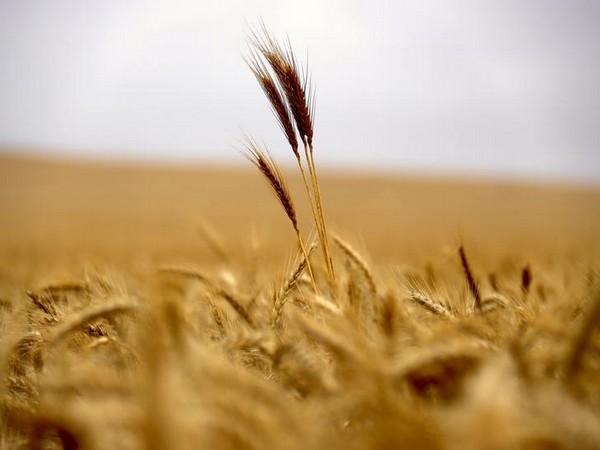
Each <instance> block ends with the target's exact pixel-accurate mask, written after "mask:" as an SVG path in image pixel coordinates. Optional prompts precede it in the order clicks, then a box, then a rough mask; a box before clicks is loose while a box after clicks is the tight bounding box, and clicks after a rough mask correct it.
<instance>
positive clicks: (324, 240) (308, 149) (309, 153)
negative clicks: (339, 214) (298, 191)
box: [304, 144, 335, 281]
mask: <svg viewBox="0 0 600 450" xmlns="http://www.w3.org/2000/svg"><path fill="white" fill-rule="evenodd" d="M304 152H305V154H306V159H307V161H308V167H309V170H310V174H311V177H312V182H313V191H314V196H315V204H316V206H317V208H316V209H317V212H318V214H319V217H318V220H317V221H318V222H319V223H320V229H321V236H320V239H321V245H322V247H323V257H324V258H325V263H326V266H327V271H328V273H329V277H330V278H331V281H335V271H334V268H333V260H332V258H331V252H330V250H329V235H328V233H327V222H326V221H325V213H324V212H323V201H322V199H321V188H320V186H319V177H318V176H317V167H316V165H315V160H314V157H313V146H312V144H309V145H305V146H304Z"/></svg>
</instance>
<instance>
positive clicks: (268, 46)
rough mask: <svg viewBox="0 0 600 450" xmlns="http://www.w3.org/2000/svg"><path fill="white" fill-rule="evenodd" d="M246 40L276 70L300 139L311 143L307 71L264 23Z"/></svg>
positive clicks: (311, 100) (311, 103) (311, 97)
mask: <svg viewBox="0 0 600 450" xmlns="http://www.w3.org/2000/svg"><path fill="white" fill-rule="evenodd" d="M249 40H250V44H251V45H252V46H254V47H255V48H256V49H257V50H258V52H259V53H260V54H261V55H262V56H263V58H264V59H265V60H266V61H267V63H268V64H269V66H270V67H271V69H272V70H273V72H274V73H275V76H276V78H277V81H279V85H280V86H281V90H282V91H283V93H284V94H285V98H286V99H287V102H288V105H289V108H290V110H291V112H292V115H293V116H294V121H295V122H296V127H297V128H298V133H300V138H301V139H302V142H303V143H304V144H305V145H308V146H312V140H313V118H314V95H313V94H314V92H313V90H312V88H311V85H310V77H309V75H308V70H305V71H304V73H303V74H301V71H300V68H299V66H298V64H297V62H296V57H295V56H294V52H293V51H292V48H291V45H289V44H288V45H287V46H286V47H285V48H283V47H282V46H281V45H280V44H279V42H277V40H276V39H275V38H273V37H272V36H271V35H270V34H269V32H268V31H267V29H266V27H265V26H264V25H263V27H262V29H261V31H260V33H257V32H254V33H251V35H250V38H249Z"/></svg>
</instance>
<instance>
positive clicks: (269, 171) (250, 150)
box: [244, 137, 317, 292]
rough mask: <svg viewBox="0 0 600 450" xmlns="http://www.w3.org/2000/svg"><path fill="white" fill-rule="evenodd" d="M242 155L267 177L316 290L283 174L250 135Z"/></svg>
mask: <svg viewBox="0 0 600 450" xmlns="http://www.w3.org/2000/svg"><path fill="white" fill-rule="evenodd" d="M244 155H245V156H246V158H247V159H248V160H249V161H250V162H251V163H252V164H253V165H254V166H255V167H256V168H257V169H258V170H259V171H260V172H261V173H262V174H263V175H264V177H265V178H266V179H267V181H268V183H269V186H271V190H272V191H273V193H274V194H275V195H276V196H277V199H278V200H279V203H281V206H282V207H283V210H284V211H285V213H286V215H287V216H288V219H290V222H291V223H292V227H293V228H294V231H295V233H296V238H297V239H298V245H299V246H300V250H301V251H302V254H303V255H304V258H305V259H306V261H308V264H307V268H308V272H309V275H310V280H311V283H312V287H313V290H314V291H315V292H317V285H316V283H315V276H314V274H313V271H312V267H311V265H310V260H309V257H308V252H307V251H306V246H305V245H304V240H303V239H302V234H301V233H300V226H299V225H298V217H297V216H296V208H295V207H294V202H293V201H292V195H291V194H290V191H289V189H288V187H287V183H286V182H285V178H284V177H283V174H282V173H281V171H280V170H279V167H277V164H275V161H273V158H271V156H270V155H269V153H268V152H267V151H263V150H262V149H261V148H260V146H259V144H258V143H257V142H256V141H255V140H254V139H252V138H250V137H247V138H246V141H245V152H244Z"/></svg>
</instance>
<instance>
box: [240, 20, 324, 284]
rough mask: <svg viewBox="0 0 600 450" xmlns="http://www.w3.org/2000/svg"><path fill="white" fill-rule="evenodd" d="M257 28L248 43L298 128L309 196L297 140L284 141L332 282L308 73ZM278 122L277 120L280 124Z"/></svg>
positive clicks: (290, 50) (265, 30)
mask: <svg viewBox="0 0 600 450" xmlns="http://www.w3.org/2000/svg"><path fill="white" fill-rule="evenodd" d="M261 31H262V32H261V33H260V35H259V33H252V34H251V36H250V43H251V44H252V45H253V46H254V47H255V48H256V49H257V50H258V52H259V53H260V54H261V55H262V56H263V58H264V59H265V60H266V62H267V63H268V65H269V67H270V68H271V70H272V71H273V73H274V74H275V78H276V79H277V81H278V83H279V87H280V92H282V93H283V95H284V96H285V99H286V100H287V106H288V108H289V109H288V111H290V112H291V115H292V117H293V119H294V123H295V124H296V129H297V130H298V133H299V134H300V139H301V140H302V143H303V145H304V154H305V157H306V164H307V166H308V171H309V174H310V178H311V185H312V195H311V193H310V188H309V184H308V181H307V179H306V174H305V172H304V169H303V167H302V163H301V161H300V155H299V153H298V150H297V147H296V148H294V145H293V142H296V141H297V140H296V139H295V136H294V140H293V141H292V140H290V139H289V138H288V141H289V142H290V145H292V150H294V154H295V156H296V159H297V161H298V166H299V168H300V172H301V173H302V178H303V181H304V185H305V187H306V190H307V195H308V197H309V199H310V201H311V207H312V213H313V217H314V220H315V224H316V226H317V232H318V234H319V240H320V242H321V248H322V251H323V257H324V259H325V266H326V267H327V273H328V275H329V278H330V280H331V281H332V282H333V281H334V280H335V272H334V267H333V260H332V259H331V252H330V249H329V239H328V235H327V227H326V222H325V215H324V212H323V202H322V198H321V190H320V186H319V180H318V177H317V172H316V167H315V163H314V157H313V134H314V125H313V123H314V120H313V118H314V105H315V103H314V90H313V89H312V87H311V85H310V77H309V75H308V71H307V70H305V71H304V73H303V74H302V75H301V71H300V69H299V66H298V64H297V62H296V57H295V56H294V52H293V51H292V48H291V45H290V44H289V42H288V45H287V47H285V49H284V48H283V47H282V46H281V45H280V44H279V43H278V42H277V40H276V39H274V38H273V37H272V36H271V35H270V34H269V32H268V31H267V29H266V27H265V26H264V24H263V26H262V30H261ZM253 55H254V56H255V58H256V56H257V55H256V53H254V54H253ZM260 66H261V65H260V64H259V67H260ZM255 67H256V65H255ZM262 68H266V65H265V64H264V63H262ZM261 80H263V78H262V77H261V79H260V80H259V81H260V82H261V85H262V86H263V90H265V87H264V84H263V83H262V81H261ZM271 80H272V77H271ZM267 97H268V98H269V101H271V105H272V108H273V109H274V110H276V111H277V110H279V109H280V107H279V106H278V105H277V104H275V103H273V101H272V100H271V98H272V96H270V95H269V94H267ZM278 117H279V115H278ZM288 117H289V116H288ZM281 123H282V121H281V119H280V124H281ZM283 129H284V132H285V133H286V136H287V135H288V133H287V131H286V130H285V128H283Z"/></svg>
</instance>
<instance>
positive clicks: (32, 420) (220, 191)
mask: <svg viewBox="0 0 600 450" xmlns="http://www.w3.org/2000/svg"><path fill="white" fill-rule="evenodd" d="M285 172H286V173H287V172H289V171H285ZM0 175H1V176H0V180H1V181H0V190H1V196H0V199H1V200H0V210H1V215H0V300H1V302H2V303H1V305H2V308H1V309H0V314H1V316H0V337H1V346H0V355H1V359H0V361H1V362H2V366H1V367H2V380H3V383H2V433H1V439H0V444H1V448H3V449H14V448H69V449H72V448H98V449H100V448H123V449H129V448H132V449H137V448H156V449H159V448H298V447H306V446H308V447H309V448H507V449H509V448H544V449H545V448H578V449H579V448H598V445H599V443H600V435H599V430H600V427H598V424H599V413H600V383H599V382H598V379H599V378H598V377H599V375H600V338H599V333H598V332H597V331H594V328H595V327H596V326H597V324H598V304H599V300H598V287H597V283H598V268H599V256H598V255H599V253H598V243H599V240H598V230H599V229H600V228H599V227H598V224H599V223H600V222H599V220H600V195H599V194H598V192H597V191H594V190H585V189H574V188H567V187H552V186H535V185H517V184H512V185H510V184H504V185H503V184H500V183H483V182H453V181H449V180H447V181H439V180H437V181H435V180H426V179H406V178H405V179H395V178H393V177H388V178H385V177H381V176H380V177H375V176H366V175H365V176H362V177H357V176H350V175H339V174H338V175H335V174H327V173H325V174H324V176H323V177H322V189H323V192H324V193H326V194H327V196H326V205H327V212H328V220H329V223H330V224H331V227H330V228H331V229H332V232H333V233H334V236H335V237H334V238H333V239H332V248H331V250H332V258H333V262H334V265H335V269H336V273H337V275H336V283H335V285H330V283H328V282H327V276H326V273H327V271H326V268H325V266H324V263H321V262H319V259H318V258H317V257H316V255H317V250H316V249H313V251H312V254H311V259H312V260H313V261H314V263H313V270H314V272H315V278H316V282H317V288H318V294H315V293H314V292H313V288H312V287H311V283H310V280H309V277H308V276H307V274H306V270H305V267H304V268H303V267H302V262H303V261H304V260H303V258H302V256H301V253H299V252H298V250H297V246H296V245H295V238H294V233H293V231H292V230H291V229H290V227H289V226H288V223H287V221H286V218H285V216H284V215H282V214H281V211H280V208H279V206H278V205H277V203H276V202H274V201H273V199H272V198H271V196H270V195H269V192H268V188H267V187H266V186H265V185H264V183H263V182H262V180H260V177H259V175H258V174H256V173H254V172H250V171H244V170H241V171H238V172H232V171H226V170H224V169H219V168H213V169H183V168H157V167H146V168H136V167H126V166H121V167H111V166H99V165H86V164H67V163H57V162H55V163H50V162H44V161H35V160H26V159H19V158H14V157H13V158H10V157H3V158H2V162H1V164H0ZM289 182H290V183H289V189H290V191H291V192H292V193H298V194H301V193H302V182H301V180H300V178H299V177H296V178H294V177H293V176H290V177H289ZM297 208H298V213H299V214H298V215H299V217H304V218H305V216H306V214H307V213H308V211H309V209H310V208H309V207H308V205H303V204H298V205H297ZM305 222H306V220H305ZM304 226H305V227H307V228H308V226H307V225H306V224H304ZM461 245H462V246H463V249H464V253H465V256H466V257H467V258H468V264H469V265H470V271H471V272H472V275H473V277H474V278H475V279H476V280H477V283H478V289H479V291H480V297H481V300H482V305H481V309H478V308H477V307H476V304H475V300H474V298H473V296H472V294H471V291H470V290H469V285H468V282H467V279H466V277H465V274H464V268H463V266H462V265H461V259H460V255H459V247H460V246H461Z"/></svg>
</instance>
